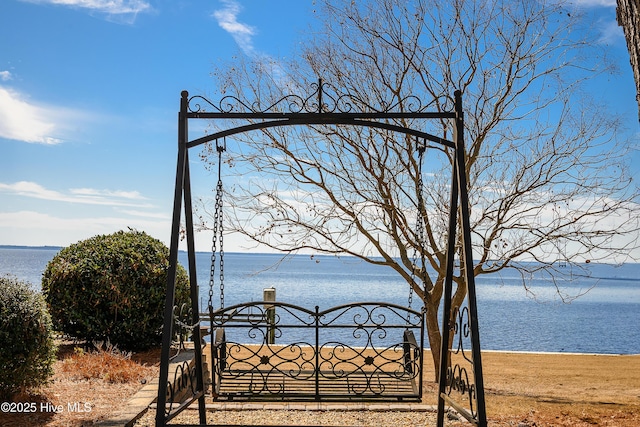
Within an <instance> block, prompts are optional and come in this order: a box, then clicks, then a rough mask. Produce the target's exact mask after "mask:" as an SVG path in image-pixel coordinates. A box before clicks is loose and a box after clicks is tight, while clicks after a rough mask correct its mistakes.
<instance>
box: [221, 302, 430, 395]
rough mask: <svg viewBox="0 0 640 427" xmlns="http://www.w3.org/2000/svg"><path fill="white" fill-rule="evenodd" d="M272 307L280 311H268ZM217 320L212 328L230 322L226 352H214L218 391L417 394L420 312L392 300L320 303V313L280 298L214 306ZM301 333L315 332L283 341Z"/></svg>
mask: <svg viewBox="0 0 640 427" xmlns="http://www.w3.org/2000/svg"><path fill="white" fill-rule="evenodd" d="M269 309H274V310H275V312H276V314H275V315H274V314H273V313H271V317H269V316H267V310H269ZM407 319H409V320H410V322H409V323H407ZM211 321H212V329H217V328H221V327H224V328H225V329H224V330H225V334H226V337H227V341H225V342H224V344H223V345H224V351H222V349H221V348H217V350H216V352H214V353H213V358H214V360H213V369H214V371H215V372H214V383H215V382H216V381H217V383H216V384H214V389H215V390H216V394H217V395H218V396H228V398H230V399H232V398H242V397H243V396H244V397H251V398H257V397H261V396H264V397H265V398H266V397H269V396H270V397H271V398H273V397H277V396H282V397H284V396H286V395H295V396H296V398H302V397H303V396H304V395H307V396H309V398H313V399H320V398H321V393H322V392H321V390H330V391H328V393H333V394H332V397H333V398H335V397H336V396H337V395H339V396H342V397H376V398H381V397H385V394H386V393H390V392H392V393H400V394H399V396H401V397H403V398H404V397H406V398H416V397H417V396H416V395H415V393H416V391H415V390H416V389H415V388H414V385H415V384H416V383H418V382H419V381H420V379H421V375H422V369H421V366H422V353H421V344H418V343H417V342H416V340H415V335H414V334H413V332H412V330H413V329H415V330H416V333H418V331H419V334H420V335H419V336H422V334H423V333H424V317H423V313H421V312H415V311H413V310H411V309H407V308H404V307H400V306H396V305H393V304H386V303H362V304H347V305H343V306H338V307H334V308H332V309H329V310H326V311H319V309H318V308H317V307H316V310H315V312H314V311H310V310H307V309H304V308H301V307H297V306H294V305H291V304H287V303H282V302H269V303H268V304H267V303H265V302H255V303H247V304H240V305H236V306H232V307H229V308H226V309H221V310H218V311H216V312H213V313H212V317H211ZM271 330H275V333H274V334H271V333H270V331H271ZM294 332H295V333H294ZM274 335H275V337H276V339H275V342H273V341H271V339H272V337H273V336H274ZM300 336H304V337H309V339H308V340H300V339H293V340H292V341H293V342H291V341H287V342H285V343H282V342H283V341H285V339H286V338H293V337H300ZM312 337H315V338H312ZM340 337H342V338H343V339H344V341H348V342H344V341H341V340H338V339H337V338H340ZM389 340H391V344H389V342H388V341H389ZM394 340H395V341H394ZM213 341H214V340H213V339H212V342H213ZM246 342H248V343H251V344H245V343H246ZM221 354H224V360H223V356H219V355H221ZM216 358H219V359H220V360H216ZM398 383H403V384H406V386H404V387H405V388H404V391H402V392H398V391H397V389H398V388H397V384H398ZM225 384H227V386H226V387H227V388H226V389H225ZM230 384H232V385H230ZM323 387H324V388H323ZM391 389H393V390H391ZM225 390H226V391H225ZM301 390H302V391H301ZM336 390H338V391H336ZM225 393H226V394H225ZM402 393H404V394H402Z"/></svg>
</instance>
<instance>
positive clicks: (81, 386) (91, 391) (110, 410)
mask: <svg viewBox="0 0 640 427" xmlns="http://www.w3.org/2000/svg"><path fill="white" fill-rule="evenodd" d="M158 361H159V350H158V349H154V350H150V351H147V352H142V353H137V354H126V353H122V352H119V351H117V350H116V349H113V348H110V349H107V348H103V349H101V350H97V349H91V350H86V349H81V348H78V347H77V346H76V345H74V344H73V343H70V342H61V343H60V346H59V352H58V361H57V362H56V363H55V365H54V372H55V373H54V376H53V378H52V381H51V383H50V384H49V385H47V386H45V387H42V388H41V389H39V390H34V391H33V392H32V393H31V394H26V395H23V396H16V397H15V398H14V401H15V402H22V403H29V404H35V407H36V412H35V413H13V414H7V413H2V414H0V426H1V427H41V426H47V427H63V426H64V427H79V426H90V425H94V424H95V423H96V422H99V421H101V420H104V419H108V418H109V417H111V416H112V415H113V414H114V413H115V412H117V411H119V410H121V409H123V408H124V407H125V405H126V404H127V402H128V400H129V399H130V398H131V397H132V396H133V395H134V394H135V393H136V392H137V391H138V390H140V389H141V388H142V387H143V386H144V384H146V383H147V382H149V381H151V380H152V379H153V378H154V377H157V375H158V372H159V368H158V365H159V363H158ZM58 409H61V410H58Z"/></svg>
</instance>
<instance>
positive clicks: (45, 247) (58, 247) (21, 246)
mask: <svg viewBox="0 0 640 427" xmlns="http://www.w3.org/2000/svg"><path fill="white" fill-rule="evenodd" d="M62 248H63V247H62V246H46V245H45V246H25V245H0V249H40V250H54V249H55V250H58V251H59V250H60V249H62Z"/></svg>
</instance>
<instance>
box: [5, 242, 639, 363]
mask: <svg viewBox="0 0 640 427" xmlns="http://www.w3.org/2000/svg"><path fill="white" fill-rule="evenodd" d="M56 252H57V251H56V250H52V249H1V248H0V274H6V273H11V274H13V275H15V276H17V277H18V278H20V279H23V280H27V281H29V282H31V283H33V284H34V287H36V288H39V287H40V280H41V276H42V272H43V271H44V269H45V267H46V265H47V263H48V262H49V260H51V259H52V258H53V256H54V255H55V254H56ZM209 257H210V255H209V254H205V253H199V254H198V256H197V265H198V283H199V284H200V294H201V305H202V306H205V305H206V303H207V299H208V297H207V295H208V283H209V265H210V260H209ZM280 259H281V257H280V256H279V255H258V254H235V253H234V254H226V258H225V305H226V306H230V305H232V304H235V303H239V302H244V301H253V300H255V301H260V300H262V290H263V288H266V287H270V286H273V287H275V288H276V289H277V299H278V300H280V301H286V302H292V303H295V304H298V305H302V306H305V307H307V308H310V309H313V307H314V306H316V305H318V306H319V307H320V309H321V310H322V309H327V308H330V307H333V306H336V305H338V304H342V303H346V302H354V301H387V302H393V303H397V304H401V305H406V303H407V297H408V288H407V286H406V284H404V283H403V282H402V280H400V279H399V278H398V277H397V276H396V274H395V273H394V272H393V271H391V270H390V269H388V268H384V267H376V266H373V265H370V264H367V263H364V262H361V261H358V260H355V259H352V258H348V257H344V258H335V257H328V256H315V257H313V258H312V257H310V256H304V255H299V256H296V257H291V258H288V259H286V260H284V261H282V262H280V263H278V261H279V260H280ZM180 261H181V263H182V264H183V265H186V254H184V253H181V254H180ZM582 267H584V268H585V271H581V270H579V269H578V268H576V267H573V268H574V269H575V271H574V270H572V267H571V266H568V267H567V270H565V271H566V272H567V277H566V278H556V283H557V284H558V285H559V286H560V288H561V290H562V292H563V293H565V294H567V296H575V295H579V294H581V293H584V292H585V291H587V290H588V292H587V293H586V294H584V295H582V296H581V297H579V298H577V299H575V300H573V301H571V302H570V303H563V302H562V301H561V298H559V297H558V294H557V293H556V291H555V286H554V284H553V281H552V278H550V277H548V276H544V275H541V274H540V275H533V276H531V277H529V278H528V281H527V286H528V289H529V291H530V292H527V291H526V290H525V289H524V287H523V285H522V279H521V277H520V275H519V274H518V273H517V272H503V273H502V274H500V275H494V276H490V277H488V276H481V277H479V278H478V279H477V294H478V310H479V321H480V337H481V345H482V348H483V349H492V350H522V351H560V352H586V353H626V354H638V353H640V264H627V265H624V266H619V267H616V266H610V265H602V264H600V265H597V264H589V265H585V266H582ZM585 272H586V276H587V277H583V276H582V275H584V274H585ZM572 276H573V277H572ZM570 279H573V280H570ZM534 295H535V297H534ZM213 302H214V306H218V305H219V291H218V289H217V279H216V288H215V297H214V301H213ZM418 305H419V302H418V301H416V300H414V303H413V306H414V308H416V307H417V306H418Z"/></svg>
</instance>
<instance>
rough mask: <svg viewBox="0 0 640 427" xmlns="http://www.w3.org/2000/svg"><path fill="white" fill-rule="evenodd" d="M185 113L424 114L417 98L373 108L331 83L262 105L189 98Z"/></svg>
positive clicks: (226, 98)
mask: <svg viewBox="0 0 640 427" xmlns="http://www.w3.org/2000/svg"><path fill="white" fill-rule="evenodd" d="M187 107H188V111H189V112H190V113H205V112H214V113H293V114H299V113H317V114H327V113H352V112H355V111H358V112H361V113H362V112H369V113H390V112H394V111H398V110H401V111H403V112H405V113H419V112H423V111H425V110H426V108H427V106H426V105H423V104H422V101H421V100H420V98H418V97H417V96H415V95H408V96H405V97H403V98H400V99H396V100H393V101H391V102H385V101H382V102H381V103H380V104H379V105H377V106H373V105H371V104H370V103H369V102H367V101H366V100H364V99H362V98H360V97H358V96H356V95H353V94H350V93H340V92H339V91H338V90H337V89H336V88H335V87H334V86H333V85H331V84H330V83H325V82H323V81H322V79H319V80H318V82H317V83H311V85H310V90H309V91H308V94H306V95H297V94H286V95H283V96H282V97H281V98H279V99H277V100H275V101H273V102H271V103H269V104H266V105H265V104H263V103H261V102H260V101H255V102H253V103H247V102H245V101H243V100H241V99H240V98H239V97H238V96H236V95H225V96H223V97H222V98H221V99H220V101H219V102H218V103H217V104H215V103H214V102H212V101H210V100H209V99H207V98H205V97H204V96H202V95H196V96H192V97H191V98H189V101H188V104H187Z"/></svg>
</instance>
